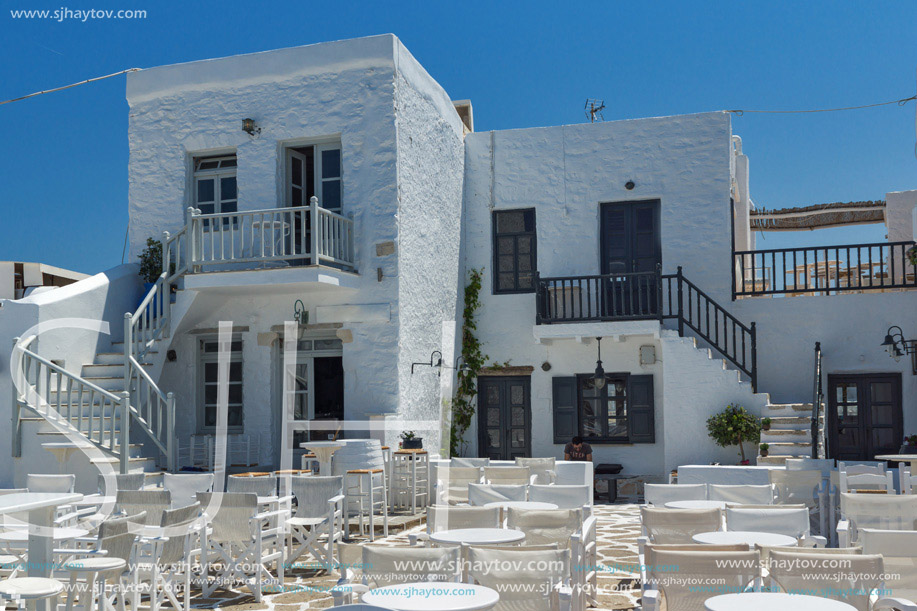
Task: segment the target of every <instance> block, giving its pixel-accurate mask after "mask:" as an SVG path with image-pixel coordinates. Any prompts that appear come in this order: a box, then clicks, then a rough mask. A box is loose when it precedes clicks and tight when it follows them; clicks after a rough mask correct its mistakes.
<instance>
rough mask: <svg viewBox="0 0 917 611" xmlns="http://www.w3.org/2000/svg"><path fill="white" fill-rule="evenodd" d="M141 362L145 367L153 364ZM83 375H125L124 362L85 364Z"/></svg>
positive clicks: (88, 376) (93, 376)
mask: <svg viewBox="0 0 917 611" xmlns="http://www.w3.org/2000/svg"><path fill="white" fill-rule="evenodd" d="M140 364H141V365H142V366H143V368H144V369H149V368H150V367H152V366H153V364H152V363H140ZM82 376H83V377H84V378H91V377H92V378H98V377H106V378H108V377H118V376H121V377H124V363H93V364H91V365H83V372H82Z"/></svg>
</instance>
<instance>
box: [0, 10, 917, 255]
mask: <svg viewBox="0 0 917 611" xmlns="http://www.w3.org/2000/svg"><path fill="white" fill-rule="evenodd" d="M80 1H81V2H82V0H80ZM68 2H69V0H61V2H59V3H58V4H52V3H45V2H31V1H29V0H11V1H10V0H0V5H2V6H3V10H2V12H0V33H2V36H0V56H2V57H3V58H4V61H3V62H2V64H0V99H8V98H12V97H16V96H19V95H23V94H26V93H30V92H33V91H38V90H42V89H48V88H51V87H55V86H60V85H64V84H68V83H72V82H75V81H79V80H83V79H87V78H90V77H94V76H99V75H103V74H108V73H111V72H116V71H118V70H122V69H125V68H130V67H140V68H146V67H151V66H157V65H162V64H170V63H176V62H185V61H191V60H197V59H205V58H210V57H221V56H226V55H234V54H239V53H248V52H254V51H263V50H267V49H274V48H280V47H288V46H296V45H303V44H309V43H314V42H321V41H326V40H337V39H342V38H352V37H357V36H366V35H371V34H379V33H384V32H393V33H395V34H397V35H398V36H399V37H400V38H401V39H402V40H403V41H404V42H405V44H406V45H407V46H408V48H409V49H410V50H411V51H412V53H413V54H414V55H415V56H416V57H417V58H418V60H420V62H421V63H422V64H424V66H426V68H427V69H428V70H429V72H430V73H431V74H432V75H433V76H434V78H436V79H437V80H438V81H439V82H440V83H441V84H442V85H443V87H444V88H445V89H446V90H447V91H448V92H449V93H450V95H451V96H452V97H453V99H462V98H470V99H471V100H472V102H473V103H474V113H475V127H476V129H477V130H479V131H483V130H490V129H505V128H513V127H529V126H540V125H557V124H564V123H579V122H583V121H585V117H584V115H583V103H584V101H585V99H586V98H587V97H596V98H604V100H605V103H606V105H607V109H606V111H605V118H606V120H613V119H627V118H635V117H648V116H659V115H673V114H682V113H692V112H701V111H710V110H721V109H732V108H763V109H787V108H820V107H835V106H848V105H857V104H868V103H872V102H879V101H886V100H894V99H898V98H902V97H907V96H910V95H913V94H914V93H915V69H917V39H915V37H914V24H915V23H917V3H915V2H882V3H864V2H845V1H837V0H834V1H830V2H804V3H803V2H798V3H791V2H735V1H729V2H726V1H723V2H703V1H694V2H605V3H597V2H566V3H557V2H532V1H529V2H493V1H491V2H476V1H465V2H460V3H456V2H443V3H439V2H432V1H431V2H416V3H415V2H402V3H399V4H394V3H385V2H362V1H354V0H351V1H349V2H346V3H341V2H336V3H315V2H303V1H302V0H298V1H295V2H285V1H272V2H269V3H268V2H236V1H232V0H224V1H222V2H220V3H210V2H173V1H171V0H157V1H156V2H154V1H152V0H131V2H125V3H111V2H106V1H104V0H93V1H92V2H90V3H86V4H83V3H80V4H68ZM62 6H63V7H67V8H70V9H89V8H96V9H105V8H132V9H145V10H147V12H148V16H147V18H146V19H143V20H132V21H125V20H90V21H88V22H86V23H82V22H75V21H67V22H63V23H58V22H56V21H52V20H22V19H19V20H14V19H13V18H12V17H11V15H10V9H29V8H37V9H40V8H49V9H56V8H61V7H62ZM127 113H128V107H127V103H126V102H125V100H124V77H123V76H120V77H116V78H113V79H110V80H107V81H102V82H100V83H94V84H90V85H86V86H81V87H77V88H74V89H70V90H67V91H64V92H60V93H55V94H50V95H46V96H40V97H38V98H34V99H31V100H28V101H24V102H16V103H14V104H9V105H5V106H0V125H2V126H3V136H2V137H0V169H2V172H0V176H2V180H0V205H2V209H3V217H2V221H0V227H2V228H3V231H2V234H0V260H9V259H14V260H26V261H44V262H47V263H51V264H54V265H60V266H63V267H69V268H72V269H76V270H79V271H84V272H97V271H101V270H104V269H107V268H109V267H111V266H112V265H116V264H118V263H120V261H121V253H122V246H123V242H124V234H125V229H126V225H127V154H128V148H127ZM733 130H734V132H735V133H737V134H739V135H741V136H742V138H743V140H744V150H745V152H746V153H747V154H748V155H749V157H750V159H751V185H752V197H753V198H754V199H755V201H756V202H757V203H758V204H759V205H763V206H766V207H768V208H777V207H784V206H795V205H807V204H816V203H824V202H833V201H852V200H863V199H881V198H882V197H884V194H885V193H886V192H887V191H897V190H906V189H912V188H917V175H915V169H917V159H915V104H914V102H911V103H910V104H909V105H908V106H907V107H904V108H900V107H897V106H889V107H883V108H878V109H870V110H861V111H852V112H839V113H823V114H817V115H745V116H743V117H737V118H735V119H734V120H733ZM883 238H884V228H883V227H882V226H865V227H856V228H852V229H845V230H840V231H836V230H835V231H826V232H814V233H810V232H806V233H792V234H772V235H768V236H767V239H766V240H765V242H763V243H761V242H759V245H760V246H762V247H779V246H785V245H791V244H794V243H795V244H797V245H806V244H822V243H836V242H862V241H867V240H869V241H871V240H881V239H883Z"/></svg>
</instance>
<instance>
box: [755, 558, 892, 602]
mask: <svg viewBox="0 0 917 611" xmlns="http://www.w3.org/2000/svg"><path fill="white" fill-rule="evenodd" d="M883 566H884V563H883V562H882V556H879V555H877V554H872V555H867V554H827V553H822V554H807V553H804V550H793V549H787V550H778V549H771V550H770V562H769V563H768V572H769V574H770V580H771V585H772V586H774V585H776V586H779V589H780V590H783V591H784V592H790V593H795V592H806V593H811V594H814V595H816V596H821V597H823V598H831V599H834V600H839V601H841V602H845V603H847V604H848V605H851V606H853V607H854V608H856V609H857V610H858V611H870V610H871V609H874V607H873V606H872V605H871V604H870V596H871V593H872V592H873V591H875V590H880V589H882V574H883V572H884V570H883ZM839 567H840V568H839ZM772 589H773V590H775V591H776V590H777V589H778V588H772ZM833 592H836V593H837V594H836V595H833V596H832V595H830V594H831V593H833Z"/></svg>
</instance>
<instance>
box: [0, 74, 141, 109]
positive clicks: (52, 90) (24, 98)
mask: <svg viewBox="0 0 917 611" xmlns="http://www.w3.org/2000/svg"><path fill="white" fill-rule="evenodd" d="M138 70H140V68H128V69H127V70H121V71H120V72H115V73H114V74H106V75H105V76H97V77H95V78H91V79H86V80H85V81H80V82H79V83H72V84H70V85H64V86H63V87H55V88H54V89H45V90H44V91H36V92H35V93H30V94H29V95H24V96H20V97H18V98H13V99H12V100H4V101H2V102H0V106H3V105H4V104H9V103H10V102H18V101H20V100H27V99H29V98H34V97H35V96H37V95H42V94H43V93H54V92H55V91H63V90H64V89H70V88H71V87H76V86H77V85H85V84H86V83H93V82H95V81H101V80H103V79H107V78H111V77H113V76H118V75H119V74H127V73H128V72H137V71H138Z"/></svg>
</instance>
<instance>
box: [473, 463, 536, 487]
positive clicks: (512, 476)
mask: <svg viewBox="0 0 917 611" xmlns="http://www.w3.org/2000/svg"><path fill="white" fill-rule="evenodd" d="M484 482H485V483H487V484H517V485H520V484H523V485H524V484H531V483H532V470H531V469H530V468H529V467H484Z"/></svg>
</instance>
